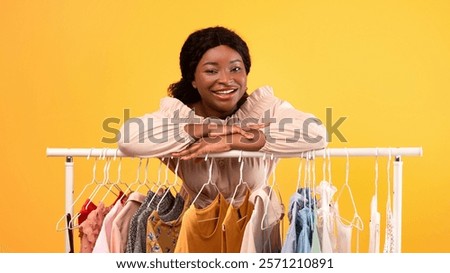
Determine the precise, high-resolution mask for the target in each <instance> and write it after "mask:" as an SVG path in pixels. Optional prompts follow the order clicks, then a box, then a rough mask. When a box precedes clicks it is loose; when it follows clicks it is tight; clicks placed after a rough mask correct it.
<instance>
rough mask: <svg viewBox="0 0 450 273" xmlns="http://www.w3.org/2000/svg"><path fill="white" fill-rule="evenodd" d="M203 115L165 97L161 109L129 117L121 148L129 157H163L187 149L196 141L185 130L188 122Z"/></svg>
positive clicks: (122, 135) (196, 120)
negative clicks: (140, 115) (198, 114)
mask: <svg viewBox="0 0 450 273" xmlns="http://www.w3.org/2000/svg"><path fill="white" fill-rule="evenodd" d="M202 121H203V118H202V117H199V116H196V115H195V114H194V111H192V110H191V109H190V108H189V107H187V106H186V105H185V104H183V103H182V102H181V101H180V100H178V99H175V98H169V97H167V98H163V99H162V100H161V103H160V109H159V110H158V111H156V112H153V113H149V114H146V115H144V116H142V117H139V118H131V119H129V120H127V121H126V122H125V123H124V125H123V126H122V128H121V129H120V138H119V141H118V145H119V149H120V151H122V152H123V153H125V154H127V155H129V156H140V157H146V156H149V157H150V156H151V157H159V156H164V155H167V154H170V153H173V152H178V151H180V150H183V149H184V148H186V147H187V146H188V145H190V144H191V143H193V142H195V139H194V138H192V137H191V136H190V135H189V134H188V133H187V132H186V131H185V130H184V126H185V125H186V124H188V123H201V122H202Z"/></svg>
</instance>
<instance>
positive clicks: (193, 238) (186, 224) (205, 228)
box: [175, 193, 228, 253]
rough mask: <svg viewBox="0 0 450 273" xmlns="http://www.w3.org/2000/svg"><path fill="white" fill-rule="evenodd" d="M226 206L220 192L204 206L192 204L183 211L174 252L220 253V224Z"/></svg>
mask: <svg viewBox="0 0 450 273" xmlns="http://www.w3.org/2000/svg"><path fill="white" fill-rule="evenodd" d="M227 208H228V203H227V202H226V200H225V198H224V197H223V195H222V194H220V193H219V194H217V196H216V198H215V199H214V200H213V202H211V203H210V204H209V205H208V206H207V207H205V208H201V209H197V208H195V206H194V204H192V205H191V206H190V207H189V209H188V210H187V211H186V212H185V213H184V216H183V220H182V221H183V222H182V225H181V230H180V234H179V237H178V242H177V245H176V247H175V252H183V253H205V252H206V253H220V252H221V249H222V244H221V239H222V233H221V228H220V225H221V224H222V222H223V219H224V218H225V215H226V212H227Z"/></svg>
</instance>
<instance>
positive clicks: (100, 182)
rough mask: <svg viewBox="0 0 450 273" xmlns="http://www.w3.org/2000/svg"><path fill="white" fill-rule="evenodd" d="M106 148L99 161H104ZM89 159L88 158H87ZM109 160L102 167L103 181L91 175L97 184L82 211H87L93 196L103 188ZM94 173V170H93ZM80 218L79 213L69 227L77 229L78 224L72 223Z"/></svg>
mask: <svg viewBox="0 0 450 273" xmlns="http://www.w3.org/2000/svg"><path fill="white" fill-rule="evenodd" d="M106 150H107V149H106V148H105V149H103V150H102V153H101V155H100V157H99V158H100V159H101V160H105V155H106ZM88 157H89V156H88ZM109 163H110V162H109V160H107V161H105V165H104V166H103V179H102V180H101V181H99V180H97V179H96V174H95V173H93V181H94V182H95V183H96V184H97V185H96V186H95V188H94V189H93V190H92V192H91V194H90V195H89V197H88V200H89V201H88V202H87V203H86V205H85V206H84V209H86V210H87V209H88V207H89V205H90V204H91V203H92V200H93V198H94V197H95V195H96V194H97V193H98V191H99V190H100V189H101V188H102V187H103V186H105V185H104V181H105V179H107V174H106V173H107V170H108V164H109ZM94 171H96V170H94ZM80 216H81V213H80V212H78V213H77V214H76V215H75V216H74V217H73V218H72V219H71V220H70V222H69V226H71V227H72V228H73V229H75V228H78V227H79V224H77V225H75V224H74V223H75V222H76V221H77V220H78V218H79V217H80Z"/></svg>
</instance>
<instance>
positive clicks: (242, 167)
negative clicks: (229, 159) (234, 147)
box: [230, 151, 250, 206]
mask: <svg viewBox="0 0 450 273" xmlns="http://www.w3.org/2000/svg"><path fill="white" fill-rule="evenodd" d="M238 162H240V167H239V183H238V184H237V185H236V187H235V189H234V193H233V195H232V197H231V201H230V206H233V202H234V199H235V198H236V194H237V192H238V188H239V187H240V186H243V185H245V186H246V187H247V189H248V190H249V191H250V187H249V185H248V183H247V182H245V181H244V174H243V170H244V160H243V158H242V151H241V154H240V156H239V159H238Z"/></svg>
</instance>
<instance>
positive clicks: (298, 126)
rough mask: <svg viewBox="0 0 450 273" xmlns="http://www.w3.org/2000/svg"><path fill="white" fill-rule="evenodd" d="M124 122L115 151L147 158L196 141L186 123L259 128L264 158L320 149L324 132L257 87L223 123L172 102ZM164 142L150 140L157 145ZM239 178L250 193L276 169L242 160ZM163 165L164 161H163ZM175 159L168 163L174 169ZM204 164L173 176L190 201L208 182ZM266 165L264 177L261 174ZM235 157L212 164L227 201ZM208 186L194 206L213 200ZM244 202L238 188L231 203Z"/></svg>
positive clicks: (235, 175)
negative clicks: (253, 124)
mask: <svg viewBox="0 0 450 273" xmlns="http://www.w3.org/2000/svg"><path fill="white" fill-rule="evenodd" d="M139 119H140V121H141V122H140V123H138V122H136V119H130V120H129V121H128V122H126V123H125V124H124V126H123V127H122V128H121V136H122V137H121V139H120V140H119V143H118V144H119V148H120V150H121V151H122V152H123V153H125V154H127V155H130V156H152V157H160V156H163V155H167V154H171V153H173V152H178V151H181V150H183V149H185V148H186V147H188V146H189V145H190V144H192V143H194V142H195V141H196V140H195V139H194V138H192V137H191V136H190V135H189V134H188V133H187V132H186V131H185V130H184V126H185V125H186V124H191V123H207V122H211V121H212V122H214V123H218V124H223V125H231V124H244V125H245V124H246V123H249V122H253V123H265V124H267V126H266V127H265V128H262V129H261V131H262V132H263V133H264V135H265V136H266V143H265V145H264V147H263V148H262V149H261V151H262V152H267V153H300V152H303V151H308V150H313V149H321V148H324V147H325V146H326V144H327V143H326V130H325V127H324V126H323V125H322V124H321V122H320V121H319V120H318V119H317V118H315V117H314V116H313V115H312V114H308V113H304V112H301V111H299V110H297V109H295V108H294V107H293V106H292V105H291V104H290V103H288V102H286V101H283V100H281V99H279V98H277V97H275V96H274V94H273V91H272V88H271V87H269V86H264V87H261V88H259V89H257V90H255V91H254V92H253V93H251V94H250V95H249V97H248V98H247V100H246V101H245V103H244V104H242V105H241V106H240V108H239V109H238V110H237V111H236V112H235V113H234V114H233V115H231V116H230V117H228V118H227V119H213V118H204V117H201V116H198V115H195V113H194V111H193V110H192V109H191V108H189V107H188V106H187V105H185V104H183V103H182V102H181V101H180V100H178V99H176V98H169V97H167V98H163V99H162V100H161V103H160V109H159V111H156V112H153V113H150V114H146V115H144V116H142V117H140V118H139ZM161 139H164V141H155V140H161ZM243 160H244V169H243V179H244V181H246V182H247V183H248V185H249V187H250V189H251V190H252V191H253V190H255V189H257V188H259V187H261V186H262V185H263V184H264V183H265V181H266V178H267V176H268V174H269V173H270V172H271V171H272V168H273V167H274V166H275V165H276V163H277V160H276V159H275V160H267V159H266V160H265V161H264V160H263V159H262V158H243ZM165 163H166V162H165ZM176 163H177V159H176V158H173V159H172V160H171V161H170V168H171V169H172V171H173V170H174V168H175V166H176ZM208 164H209V162H205V161H201V162H196V161H195V160H182V161H180V165H179V169H178V174H179V175H180V177H181V178H182V180H183V187H184V188H185V190H186V191H187V192H188V194H189V195H190V196H196V195H197V192H199V191H200V189H201V187H202V185H203V184H204V183H205V182H207V181H208V178H209V174H208V166H209V165H208ZM266 164H268V166H267V170H268V173H264V169H265V165H266ZM239 166H240V163H239V162H238V158H221V159H214V160H213V169H212V170H213V175H212V177H213V179H214V182H215V184H216V185H217V186H218V187H219V190H220V193H221V194H222V195H223V196H224V197H225V198H226V200H227V202H230V201H231V197H232V195H233V192H234V189H235V188H236V185H237V184H238V183H239V176H240V174H239V171H236V170H239ZM216 194H217V193H216V192H215V189H214V187H205V189H203V191H202V194H201V195H200V196H199V198H198V199H197V201H196V206H198V207H201V208H202V207H206V206H207V205H208V204H210V203H211V202H212V201H213V200H214V197H215V196H216ZM244 198H245V190H244V187H243V188H242V190H241V191H240V192H238V193H237V196H236V198H235V202H234V203H235V204H236V205H237V206H238V205H240V204H241V203H242V202H243V200H244Z"/></svg>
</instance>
